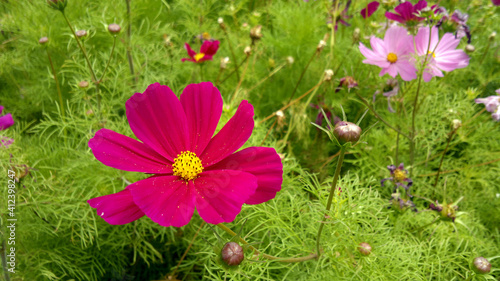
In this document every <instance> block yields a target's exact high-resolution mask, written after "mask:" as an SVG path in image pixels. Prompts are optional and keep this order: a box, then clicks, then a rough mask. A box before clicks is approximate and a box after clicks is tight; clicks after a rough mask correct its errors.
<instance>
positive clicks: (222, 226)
mask: <svg viewBox="0 0 500 281" xmlns="http://www.w3.org/2000/svg"><path fill="white" fill-rule="evenodd" d="M217 226H218V227H219V228H220V229H222V230H224V231H225V232H227V233H228V234H230V235H232V236H236V235H237V234H236V233H235V232H234V231H232V230H231V229H230V228H229V227H227V226H225V225H224V224H222V223H219V224H217ZM240 242H241V243H243V244H245V245H247V246H248V248H250V249H251V250H252V251H254V252H255V253H256V254H257V255H258V256H262V257H264V258H266V259H268V260H271V261H276V262H283V263H294V262H303V261H308V260H312V259H316V258H317V257H318V255H317V254H314V253H313V254H310V255H308V256H304V257H298V258H280V257H276V256H271V255H268V254H265V253H262V252H260V251H259V250H257V249H256V248H255V247H253V246H252V245H250V244H248V242H247V241H245V240H244V239H243V238H241V237H240Z"/></svg>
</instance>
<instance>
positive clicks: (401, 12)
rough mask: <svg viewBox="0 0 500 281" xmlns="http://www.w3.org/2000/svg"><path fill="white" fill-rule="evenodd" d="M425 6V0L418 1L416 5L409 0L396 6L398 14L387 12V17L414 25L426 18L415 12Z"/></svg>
mask: <svg viewBox="0 0 500 281" xmlns="http://www.w3.org/2000/svg"><path fill="white" fill-rule="evenodd" d="M425 7H427V2H426V1H424V0H421V1H418V3H417V4H415V6H414V5H413V4H412V3H411V2H409V1H407V2H404V3H401V4H399V5H398V6H396V8H394V10H395V11H396V12H397V14H395V13H391V12H385V17H386V18H388V19H390V20H393V21H397V22H399V23H402V24H408V25H414V24H416V23H417V22H419V21H422V20H424V18H421V17H417V16H416V15H415V14H417V13H418V12H419V11H420V10H422V9H423V8H425Z"/></svg>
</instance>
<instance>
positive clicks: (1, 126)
mask: <svg viewBox="0 0 500 281" xmlns="http://www.w3.org/2000/svg"><path fill="white" fill-rule="evenodd" d="M12 125H14V119H13V118H12V115H11V114H10V113H7V114H5V115H4V116H0V130H5V129H7V128H9V127H10V126H12Z"/></svg>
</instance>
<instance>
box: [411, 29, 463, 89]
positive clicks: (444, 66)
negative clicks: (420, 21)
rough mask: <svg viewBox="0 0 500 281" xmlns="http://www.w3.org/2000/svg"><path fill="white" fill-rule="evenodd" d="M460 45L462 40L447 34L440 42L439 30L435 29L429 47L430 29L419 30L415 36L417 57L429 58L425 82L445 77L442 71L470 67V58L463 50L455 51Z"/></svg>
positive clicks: (424, 75)
mask: <svg viewBox="0 0 500 281" xmlns="http://www.w3.org/2000/svg"><path fill="white" fill-rule="evenodd" d="M459 43H460V39H457V38H455V36H454V35H453V34H451V33H445V34H444V35H443V38H441V40H439V32H438V28H437V27H433V28H432V35H431V42H430V45H429V27H422V28H420V29H419V30H418V33H417V36H415V45H416V50H417V55H419V56H426V55H428V56H429V57H428V61H427V65H426V68H425V71H424V74H423V78H424V81H425V82H429V81H430V80H431V79H432V77H433V76H439V77H443V72H442V71H453V70H455V69H458V68H464V67H466V66H467V65H469V59H470V58H469V56H468V55H467V54H466V53H465V52H464V51H463V50H456V49H455V48H456V47H457V46H458V44H459Z"/></svg>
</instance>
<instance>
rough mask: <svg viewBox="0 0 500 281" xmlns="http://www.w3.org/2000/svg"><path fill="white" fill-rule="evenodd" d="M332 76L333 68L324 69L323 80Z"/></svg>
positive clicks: (328, 79)
mask: <svg viewBox="0 0 500 281" xmlns="http://www.w3.org/2000/svg"><path fill="white" fill-rule="evenodd" d="M332 77H333V70H331V69H327V70H325V78H324V79H323V81H330V80H332Z"/></svg>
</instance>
